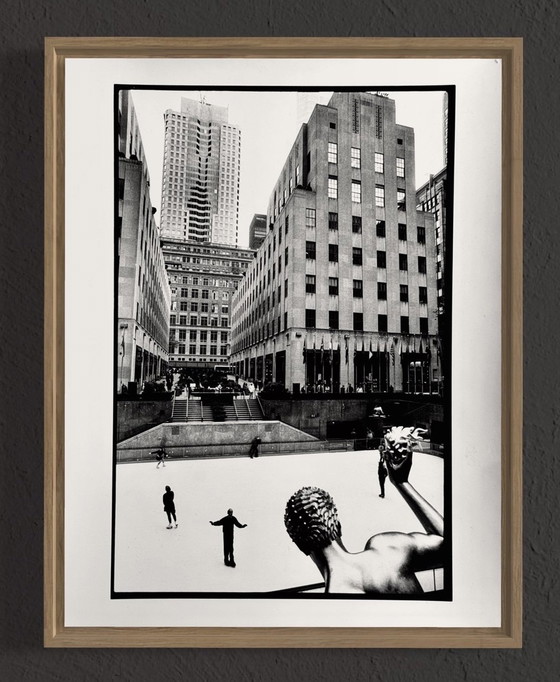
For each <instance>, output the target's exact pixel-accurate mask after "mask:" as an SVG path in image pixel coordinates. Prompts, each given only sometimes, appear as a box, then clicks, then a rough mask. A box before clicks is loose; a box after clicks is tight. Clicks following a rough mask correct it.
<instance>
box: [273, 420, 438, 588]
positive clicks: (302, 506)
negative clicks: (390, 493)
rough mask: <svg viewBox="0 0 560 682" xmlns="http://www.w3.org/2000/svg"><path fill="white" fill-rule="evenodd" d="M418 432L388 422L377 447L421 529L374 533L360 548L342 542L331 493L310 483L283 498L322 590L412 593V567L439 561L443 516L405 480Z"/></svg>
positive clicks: (291, 529) (293, 531)
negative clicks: (350, 548)
mask: <svg viewBox="0 0 560 682" xmlns="http://www.w3.org/2000/svg"><path fill="white" fill-rule="evenodd" d="M422 433H423V431H422V430H420V429H413V428H410V427H400V426H399V427H393V428H392V429H391V430H390V431H388V432H387V433H386V434H385V436H384V438H383V442H382V444H381V446H380V451H381V453H382V456H383V459H384V461H385V463H386V465H387V471H388V474H389V480H390V481H391V483H392V484H393V485H394V486H395V488H396V489H397V490H398V491H399V493H400V494H401V495H402V497H403V498H404V500H405V501H406V503H407V504H408V505H409V507H410V508H411V509H412V511H413V512H414V513H415V514H416V516H417V518H418V520H419V521H420V523H421V524H422V526H423V527H424V529H425V531H426V533H398V532H387V533H379V534H377V535H374V536H373V537H371V538H370V539H369V540H368V541H367V542H366V545H365V548H364V550H363V551H361V552H357V553H351V552H348V550H347V549H346V548H345V547H344V545H343V544H342V529H341V525H340V521H339V519H338V513H337V510H336V506H335V503H334V500H333V498H332V497H331V496H330V495H329V493H327V492H326V491H324V490H321V489H320V488H316V487H305V488H301V489H300V490H298V492H296V493H295V494H294V495H292V497H291V498H290V499H289V500H288V503H287V505H286V512H285V514H284V523H285V525H286V529H287V531H288V534H289V536H290V537H291V539H292V540H293V542H294V543H295V544H296V545H297V546H298V547H299V549H300V550H301V551H302V552H304V553H305V554H307V555H308V556H310V557H311V558H312V559H313V561H314V562H315V564H316V565H317V567H318V569H319V571H320V572H321V573H322V575H323V578H324V580H325V592H330V593H335V594H336V593H351V592H352V593H377V594H418V593H421V592H422V588H421V587H420V583H419V582H418V579H417V578H416V576H415V573H416V572H417V571H422V570H427V569H430V568H437V567H440V566H441V565H442V545H443V518H442V516H441V515H440V514H439V513H438V512H437V511H436V510H435V509H434V508H433V507H432V506H431V505H430V504H429V503H428V502H427V501H426V500H425V499H424V498H423V497H422V496H421V495H420V494H419V493H418V492H417V491H416V490H415V488H414V487H413V486H412V485H411V484H410V483H409V481H408V476H409V473H410V469H411V466H412V451H413V447H414V443H415V441H418V440H419V439H420V436H421V434H422Z"/></svg>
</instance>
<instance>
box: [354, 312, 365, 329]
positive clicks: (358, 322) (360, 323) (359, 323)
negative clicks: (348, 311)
mask: <svg viewBox="0 0 560 682" xmlns="http://www.w3.org/2000/svg"><path fill="white" fill-rule="evenodd" d="M353 322H354V327H353V329H354V331H356V332H363V331H364V315H363V313H354V320H353Z"/></svg>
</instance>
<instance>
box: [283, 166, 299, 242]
mask: <svg viewBox="0 0 560 682" xmlns="http://www.w3.org/2000/svg"><path fill="white" fill-rule="evenodd" d="M298 168H299V166H298ZM289 229H290V217H289V216H286V228H285V231H286V234H288V230H289Z"/></svg>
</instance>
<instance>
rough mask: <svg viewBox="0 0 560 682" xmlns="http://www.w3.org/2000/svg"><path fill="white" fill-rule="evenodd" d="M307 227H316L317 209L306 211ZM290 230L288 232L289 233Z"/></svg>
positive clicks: (307, 209)
mask: <svg viewBox="0 0 560 682" xmlns="http://www.w3.org/2000/svg"><path fill="white" fill-rule="evenodd" d="M305 227H315V209H314V208H306V209H305ZM287 231H288V230H286V232H287Z"/></svg>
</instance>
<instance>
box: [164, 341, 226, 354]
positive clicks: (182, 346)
mask: <svg viewBox="0 0 560 682" xmlns="http://www.w3.org/2000/svg"><path fill="white" fill-rule="evenodd" d="M207 348H208V347H207V346H200V347H199V351H198V352H199V354H200V355H206V353H207V352H208V350H207ZM169 352H170V353H173V347H170V348H169ZM177 353H179V355H184V354H185V353H186V345H185V344H182V343H181V344H179V346H178V348H177ZM227 354H228V352H227V346H220V355H227ZM189 355H196V345H195V344H190V345H189ZM210 355H218V347H217V346H210Z"/></svg>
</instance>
